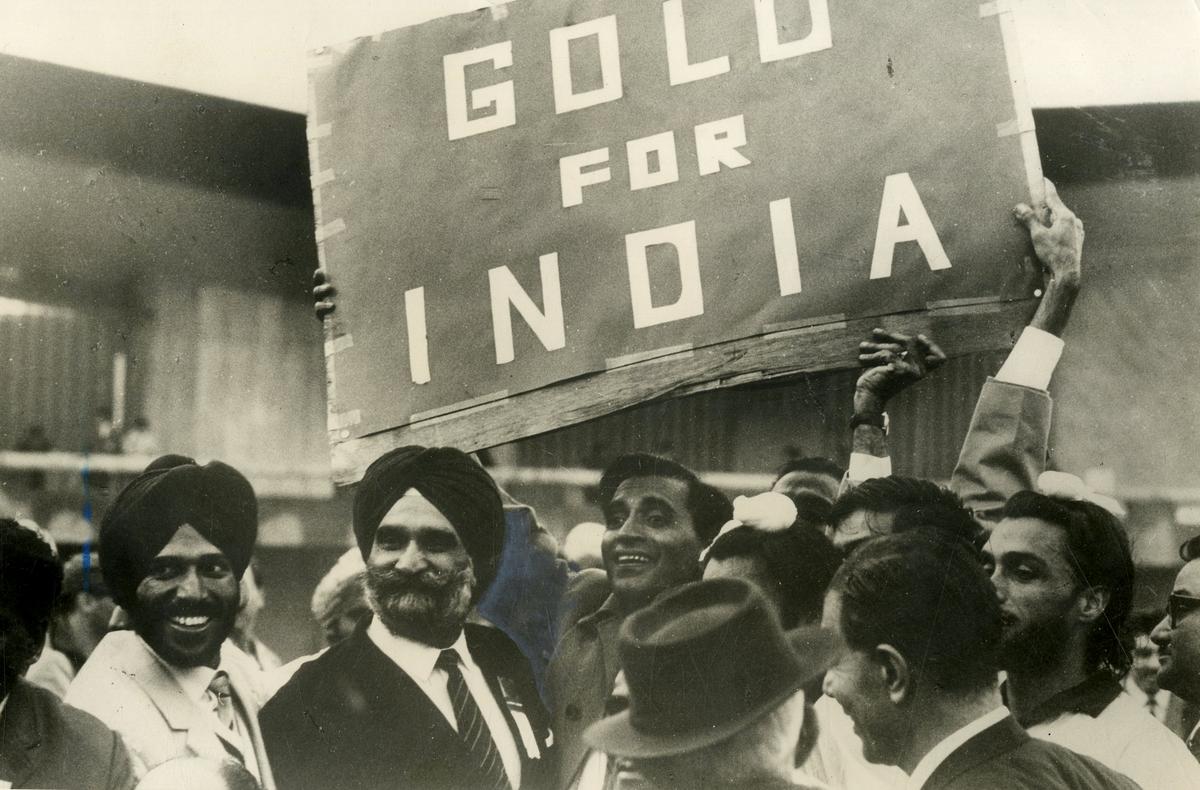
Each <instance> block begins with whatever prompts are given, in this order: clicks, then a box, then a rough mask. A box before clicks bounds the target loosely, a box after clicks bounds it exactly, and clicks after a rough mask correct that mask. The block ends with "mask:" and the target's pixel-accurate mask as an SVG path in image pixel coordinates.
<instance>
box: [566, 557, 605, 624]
mask: <svg viewBox="0 0 1200 790" xmlns="http://www.w3.org/2000/svg"><path fill="white" fill-rule="evenodd" d="M611 594H612V585H611V584H610V583H609V581H608V574H607V573H605V572H604V571H602V570H600V569H599V568H587V569H585V570H582V571H580V572H579V573H576V574H575V575H574V576H572V577H571V580H570V581H569V582H567V590H566V592H565V593H564V594H563V598H562V602H561V604H560V605H559V612H558V622H559V629H558V632H559V633H560V634H563V633H566V631H567V629H568V628H571V627H572V626H574V625H575V624H576V623H578V622H579V621H580V620H582V619H583V618H585V617H587V616H588V615H590V614H593V613H595V611H596V610H597V609H599V608H600V607H601V606H603V605H604V602H605V601H607V600H608V596H609V595H611Z"/></svg>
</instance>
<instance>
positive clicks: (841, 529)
mask: <svg viewBox="0 0 1200 790" xmlns="http://www.w3.org/2000/svg"><path fill="white" fill-rule="evenodd" d="M934 525H936V528H938V529H944V530H947V531H948V532H950V533H951V534H953V535H954V536H956V537H959V538H962V539H963V540H966V541H968V542H972V541H974V540H976V539H977V538H978V536H979V535H980V533H981V530H980V528H979V525H978V524H977V523H976V522H975V519H974V518H973V517H972V516H971V512H970V511H969V510H967V509H966V507H964V506H963V503H962V500H961V499H959V498H958V496H956V495H955V494H954V492H953V491H950V490H949V489H946V488H942V487H941V486H939V485H938V484H937V483H933V482H930V481H929V480H918V479H917V478H914V477H900V476H898V475H890V476H888V477H875V478H871V479H870V480H866V481H864V482H862V483H859V484H858V485H857V486H855V487H854V488H852V489H850V490H849V491H847V492H845V493H844V494H842V495H841V496H840V497H838V500H837V501H836V502H834V504H833V509H832V510H831V511H830V513H829V527H828V530H827V532H828V535H829V539H830V540H831V541H833V545H834V546H836V547H838V548H839V549H841V551H842V553H843V554H849V553H850V552H851V551H853V550H854V548H855V547H856V546H858V545H859V544H860V543H862V542H863V541H865V540H867V539H868V538H872V537H875V536H876V535H889V534H891V533H893V532H904V531H907V530H909V529H914V528H923V527H927V526H934Z"/></svg>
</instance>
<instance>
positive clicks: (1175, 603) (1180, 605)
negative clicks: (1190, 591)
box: [1167, 593, 1200, 628]
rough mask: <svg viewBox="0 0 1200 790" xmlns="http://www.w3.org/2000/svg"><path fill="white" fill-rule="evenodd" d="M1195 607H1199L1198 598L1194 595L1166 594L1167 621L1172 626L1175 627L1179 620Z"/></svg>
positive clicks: (1199, 600)
mask: <svg viewBox="0 0 1200 790" xmlns="http://www.w3.org/2000/svg"><path fill="white" fill-rule="evenodd" d="M1197 609H1200V598H1197V597H1196V596H1194V595H1182V594H1180V593H1171V594H1170V595H1169V596H1167V622H1168V623H1170V625H1171V627H1172V628H1177V627H1178V626H1179V621H1180V620H1182V619H1183V618H1185V617H1187V616H1188V615H1189V614H1191V613H1192V612H1194V611H1196V610H1197Z"/></svg>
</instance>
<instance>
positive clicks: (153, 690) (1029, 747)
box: [0, 184, 1200, 790]
mask: <svg viewBox="0 0 1200 790" xmlns="http://www.w3.org/2000/svg"><path fill="white" fill-rule="evenodd" d="M1047 188H1048V195H1047V204H1046V205H1043V206H1038V207H1037V208H1036V209H1035V208H1031V207H1028V206H1024V205H1022V206H1018V207H1017V210H1016V215H1017V219H1018V220H1019V221H1020V222H1022V223H1024V224H1025V226H1026V227H1028V229H1029V231H1030V234H1031V237H1032V240H1033V244H1034V249H1035V250H1036V252H1037V254H1038V257H1039V258H1040V260H1041V262H1042V264H1043V267H1044V275H1045V276H1044V280H1045V282H1044V294H1043V296H1042V300H1041V302H1040V304H1039V306H1038V309H1037V312H1036V314H1035V315H1034V317H1033V319H1032V321H1031V322H1030V324H1029V326H1028V327H1026V329H1025V330H1024V332H1023V334H1022V335H1021V336H1020V338H1019V340H1018V341H1017V343H1016V345H1015V347H1014V349H1013V351H1012V353H1011V354H1010V356H1009V357H1008V359H1007V360H1006V361H1005V363H1004V365H1003V366H1002V367H1001V369H1000V370H999V371H998V372H997V374H996V376H995V377H993V378H989V379H988V381H987V383H986V384H985V385H984V388H983V391H982V394H981V396H980V399H979V402H978V404H977V406H976V410H975V413H974V416H973V418H972V422H971V425H970V427H969V429H968V432H967V434H966V436H965V439H964V442H963V446H962V450H961V454H960V458H959V462H958V465H957V468H956V469H955V471H954V474H953V477H952V480H951V482H950V485H949V487H948V488H943V487H941V486H939V485H937V484H935V483H932V482H929V481H925V480H918V479H913V478H909V477H903V476H896V475H893V473H892V465H891V459H890V458H889V456H888V451H887V441H886V436H887V419H886V406H887V403H888V401H889V400H890V399H891V398H893V397H894V396H895V395H896V394H898V393H899V392H900V391H902V390H904V389H905V388H906V387H909V386H911V385H913V384H914V383H916V382H919V381H920V380H922V379H923V378H925V377H926V376H927V375H928V374H930V373H931V372H932V371H934V370H935V369H936V368H937V367H938V366H939V365H940V364H941V363H942V362H943V361H944V359H945V355H944V353H943V352H942V350H941V349H940V348H939V347H938V346H937V345H936V343H935V342H934V341H933V340H932V339H931V338H928V337H925V336H923V335H917V336H909V335H906V334H900V333H895V332H887V331H883V330H876V331H874V332H873V333H872V335H871V336H870V337H869V338H868V339H867V340H865V341H864V342H863V343H862V344H861V347H860V355H859V360H860V362H861V363H862V366H863V373H862V375H861V377H860V378H859V380H858V385H857V387H856V391H855V393H854V417H853V419H852V420H851V425H850V429H851V431H852V434H853V441H852V454H851V457H850V459H849V468H848V470H846V471H845V472H843V470H842V469H841V468H840V467H839V466H838V465H837V464H835V463H833V462H832V461H829V460H827V459H805V460H802V461H799V462H795V463H791V464H789V465H788V466H786V467H785V468H784V469H782V470H780V473H779V475H778V478H777V480H776V481H775V483H774V485H773V487H772V490H771V491H769V492H764V493H762V494H759V495H756V496H753V497H738V498H737V500H736V501H734V502H731V501H730V500H729V499H728V498H727V497H726V495H725V494H724V493H722V492H721V491H720V490H718V489H716V488H714V487H712V486H710V485H708V484H706V483H704V482H703V481H702V480H701V479H700V478H699V477H697V475H696V474H695V473H694V472H692V471H691V470H689V469H687V468H685V467H684V466H682V465H680V464H678V463H676V462H674V461H671V460H668V459H666V458H661V457H657V456H653V455H646V454H631V455H625V456H622V457H620V458H617V459H615V460H613V461H612V463H610V464H609V465H608V466H607V468H606V469H605V470H604V471H603V474H602V476H601V479H600V483H599V501H600V503H601V510H602V512H601V514H600V515H601V516H602V520H603V523H604V530H603V535H602V537H601V540H600V547H599V557H600V560H599V562H600V567H599V568H591V569H582V570H581V569H577V568H575V567H572V565H571V564H569V563H567V562H566V561H565V559H564V558H563V557H562V555H561V554H560V553H558V552H557V551H556V546H555V542H554V540H553V539H552V538H550V536H549V533H548V532H547V530H545V529H544V528H543V527H542V526H540V525H538V523H537V521H536V517H535V515H534V514H533V512H532V510H531V509H529V508H528V507H525V506H523V505H521V504H519V503H516V502H514V501H513V500H512V499H511V498H510V497H509V496H508V495H507V494H506V493H505V492H504V491H502V490H501V489H500V488H498V486H497V485H496V483H495V482H494V480H493V479H492V478H491V476H490V475H489V474H488V472H487V471H486V469H485V468H484V467H483V466H481V465H480V464H479V463H477V462H476V461H475V459H473V458H472V457H470V456H469V455H467V454H465V453H463V452H461V451H459V450H457V449H453V448H445V447H432V448H427V447H402V448H398V449H395V450H392V451H390V452H388V453H386V454H384V455H383V456H382V457H380V458H379V459H377V460H376V461H375V462H374V463H373V464H371V466H370V467H369V468H368V469H367V470H366V473H365V475H364V477H363V479H362V481H361V482H360V483H359V484H358V486H357V488H356V490H355V494H354V510H353V532H354V537H355V542H356V544H357V545H356V547H355V548H354V549H352V550H351V551H350V552H348V553H347V555H346V556H344V557H343V558H342V559H340V560H339V561H338V564H337V565H336V566H335V568H334V569H333V570H332V571H331V573H330V575H329V576H328V577H327V578H326V579H324V580H322V582H321V584H320V585H318V587H317V589H316V591H315V592H314V595H313V611H314V616H315V617H316V618H317V619H318V621H319V622H320V624H321V627H322V630H323V632H324V633H325V635H326V638H327V640H328V642H329V647H327V648H326V649H324V650H322V651H321V652H320V653H318V654H316V655H314V656H307V657H304V658H302V659H299V660H297V661H294V662H292V663H290V664H287V665H285V666H283V667H274V666H273V665H272V664H271V662H265V661H264V660H263V657H262V656H260V655H258V652H259V651H258V649H257V648H256V647H255V641H254V640H253V638H252V636H250V635H248V633H247V632H248V628H247V627H246V626H245V625H243V626H242V627H241V628H239V627H238V622H239V612H241V613H243V615H242V616H243V620H245V619H246V617H247V615H246V614H245V612H246V611H247V608H248V607H249V608H250V609H254V608H255V605H254V604H253V603H252V602H253V600H254V594H253V585H252V584H251V583H250V582H249V579H251V578H252V577H250V576H248V569H251V568H252V565H251V560H252V557H253V552H254V546H255V541H256V537H257V528H258V515H257V513H258V511H257V502H256V499H255V495H254V491H253V489H252V488H251V486H250V484H249V482H248V481H247V480H246V479H245V477H244V476H243V475H242V474H240V473H239V472H238V471H237V470H235V469H233V468H231V467H229V466H227V465H225V464H223V463H220V462H217V461H214V462H211V463H209V464H206V465H200V464H198V463H197V462H196V461H194V460H193V459H190V458H186V457H183V456H177V455H167V456H163V457H161V458H159V459H158V460H156V461H155V462H154V463H152V464H151V465H150V466H149V467H147V468H146V469H145V471H144V472H142V473H141V474H140V475H138V476H137V477H136V479H134V480H133V481H132V482H130V483H129V484H128V485H127V486H126V487H125V488H124V489H123V490H122V491H121V492H120V493H119V495H118V496H117V497H116V498H115V500H114V502H113V503H112V505H111V507H109V508H108V509H107V511H106V512H105V513H104V515H103V518H102V521H101V523H100V527H99V541H98V544H99V557H100V558H102V560H103V571H102V576H101V575H99V574H98V573H97V569H98V567H99V563H98V561H97V560H96V559H95V558H92V557H91V555H88V554H85V555H84V556H83V558H82V559H77V560H73V561H71V562H68V563H67V564H66V566H65V568H66V570H65V574H64V565H63V563H61V562H60V561H59V558H58V556H57V554H56V552H55V549H54V547H53V545H52V543H51V542H50V541H49V540H48V539H47V538H46V537H45V535H44V534H42V533H41V532H40V531H39V530H38V529H37V528H36V525H32V524H28V523H18V522H16V521H12V520H8V519H5V520H0V596H2V597H0V626H2V627H0V648H2V649H0V663H2V667H0V669H2V670H3V671H2V673H0V683H2V684H3V685H2V687H0V695H2V701H0V785H3V786H11V787H60V788H61V787H66V788H89V790H90V789H93V788H103V789H110V788H111V789H113V790H117V789H120V790H124V789H126V788H132V787H135V786H136V787H140V788H144V789H145V790H154V788H166V787H192V788H200V789H203V788H230V789H231V790H243V789H245V790H250V789H251V788H261V789H262V790H275V788H278V790H329V789H331V788H353V789H354V790H363V789H366V788H409V787H411V788H495V789H497V790H501V789H503V788H512V789H513V790H518V789H519V788H552V789H553V790H572V789H573V788H579V790H593V789H594V790H601V789H606V788H632V787H655V788H697V787H729V788H734V787H738V788H741V787H752V788H785V787H808V788H820V787H826V788H849V790H871V789H872V788H914V789H915V788H927V789H929V790H934V789H940V788H998V787H1004V788H1039V789H1040V788H1136V787H1142V788H1145V790H1179V789H1180V788H1192V787H1195V788H1200V763H1198V762H1197V759H1196V757H1195V756H1194V752H1195V747H1196V743H1195V740H1196V739H1195V735H1196V733H1195V730H1193V731H1192V732H1191V733H1190V737H1187V738H1184V737H1181V735H1180V734H1178V733H1176V732H1173V731H1172V730H1171V729H1169V728H1168V727H1167V726H1165V725H1164V724H1163V723H1161V722H1160V721H1159V719H1158V718H1156V717H1155V716H1154V715H1151V714H1150V713H1149V712H1147V706H1146V705H1145V704H1143V703H1144V701H1145V700H1146V699H1154V698H1156V696H1155V695H1157V693H1158V688H1157V687H1155V688H1154V689H1153V690H1152V691H1151V692H1148V693H1147V694H1148V696H1144V697H1143V699H1142V700H1138V699H1135V697H1134V696H1133V695H1132V694H1131V693H1130V692H1129V691H1128V690H1127V687H1126V683H1127V675H1129V672H1130V667H1131V663H1132V660H1133V656H1134V655H1135V643H1134V640H1133V636H1132V634H1131V631H1130V628H1131V626H1132V625H1133V622H1132V619H1131V610H1132V605H1133V589H1134V577H1135V569H1134V565H1133V561H1132V557H1131V553H1130V546H1129V541H1128V538H1127V536H1126V532H1125V529H1124V527H1123V526H1122V523H1121V520H1120V506H1119V505H1118V504H1117V503H1116V502H1115V501H1113V500H1110V499H1107V498H1105V497H1102V496H1099V495H1096V494H1094V493H1092V492H1091V491H1089V490H1088V489H1087V488H1086V487H1085V486H1084V485H1083V484H1082V482H1081V481H1079V480H1078V479H1077V478H1074V477H1072V476H1070V475H1066V474H1063V473H1058V472H1052V471H1047V470H1046V468H1045V467H1046V463H1047V440H1048V435H1049V423H1050V407H1051V402H1050V397H1049V395H1048V393H1047V387H1048V384H1049V380H1050V376H1051V374H1052V373H1053V370H1054V367H1055V365H1056V363H1057V360H1058V357H1059V355H1060V354H1061V352H1062V348H1063V344H1062V341H1061V339H1060V337H1061V335H1062V332H1063V329H1064V328H1065V326H1066V322H1067V319H1068V317H1069V315H1070V312H1071V306H1072V304H1073V302H1074V300H1075V297H1076V295H1077V293H1078V290H1079V287H1080V261H1081V254H1082V244H1083V229H1082V225H1081V223H1080V222H1079V221H1078V220H1077V219H1076V218H1075V217H1074V215H1073V214H1072V213H1071V212H1070V210H1069V209H1067V208H1066V207H1065V206H1064V205H1063V204H1062V203H1061V202H1060V201H1059V200H1058V198H1057V195H1056V194H1055V192H1054V190H1053V186H1052V185H1049V184H1048V185H1047ZM314 295H315V297H316V300H317V308H318V313H319V314H323V313H327V312H328V311H330V310H332V309H333V296H334V291H333V288H332V285H331V284H330V283H329V282H328V281H327V279H325V278H324V277H323V276H319V277H318V280H317V287H316V288H315V289H314ZM1182 555H1183V557H1184V559H1185V560H1186V564H1185V565H1184V566H1183V568H1182V570H1181V571H1180V572H1179V576H1178V578H1177V579H1176V581H1175V587H1174V590H1173V591H1172V593H1171V595H1170V598H1169V600H1168V601H1166V602H1164V603H1165V611H1166V616H1165V617H1163V618H1162V620H1161V622H1158V623H1157V624H1156V625H1154V626H1153V628H1152V629H1151V632H1150V633H1149V635H1148V636H1147V637H1145V638H1144V639H1143V641H1142V642H1141V643H1139V644H1138V647H1139V648H1147V647H1148V646H1150V645H1154V646H1157V648H1158V651H1159V665H1158V667H1157V672H1153V671H1152V672H1150V673H1149V674H1150V675H1152V676H1153V677H1154V678H1155V679H1156V681H1157V685H1158V686H1161V689H1163V690H1166V691H1170V692H1174V693H1175V694H1177V695H1178V696H1179V697H1181V698H1182V699H1184V700H1187V701H1190V702H1192V703H1200V617H1197V616H1196V614H1197V610H1200V540H1197V541H1192V542H1190V543H1188V544H1186V545H1185V546H1184V547H1183V550H1182ZM249 573H252V571H249ZM249 618H250V619H251V620H252V615H249ZM239 645H240V646H239ZM39 655H40V656H41V658H40V659H39ZM35 660H36V664H35ZM264 666H266V667H267V668H264ZM31 667H32V669H31ZM1143 686H1144V684H1143ZM55 692H57V693H55ZM60 697H61V699H60ZM5 783H6V784H5Z"/></svg>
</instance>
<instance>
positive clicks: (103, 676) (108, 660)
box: [65, 631, 154, 708]
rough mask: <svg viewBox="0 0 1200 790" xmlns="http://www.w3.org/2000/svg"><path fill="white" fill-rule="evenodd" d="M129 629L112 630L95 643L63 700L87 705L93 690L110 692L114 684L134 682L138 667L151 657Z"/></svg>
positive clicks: (133, 684) (99, 692) (88, 705)
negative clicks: (94, 647) (98, 642)
mask: <svg viewBox="0 0 1200 790" xmlns="http://www.w3.org/2000/svg"><path fill="white" fill-rule="evenodd" d="M153 660H154V658H153V656H151V655H149V654H148V653H147V650H146V648H145V646H144V645H143V644H142V641H141V640H140V639H139V638H138V637H137V635H136V634H134V633H133V632H132V631H113V632H111V633H109V634H106V635H105V636H104V638H103V639H101V640H100V644H98V645H96V649H95V650H93V651H92V654H91V655H90V656H88V660H87V661H85V662H84V664H83V666H82V667H81V668H80V669H79V672H78V674H76V675H75V679H74V680H72V681H71V685H70V686H69V687H68V688H67V695H66V697H65V699H66V701H67V702H69V703H71V704H73V705H78V706H79V707H83V708H89V707H90V704H88V703H91V702H94V699H93V697H94V696H95V695H96V694H104V695H107V694H110V693H111V692H112V691H113V690H114V687H115V686H121V685H129V686H138V685H140V684H139V682H138V679H137V678H138V674H139V671H138V670H139V669H140V668H141V667H142V666H143V665H145V664H146V662H147V661H153Z"/></svg>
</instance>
